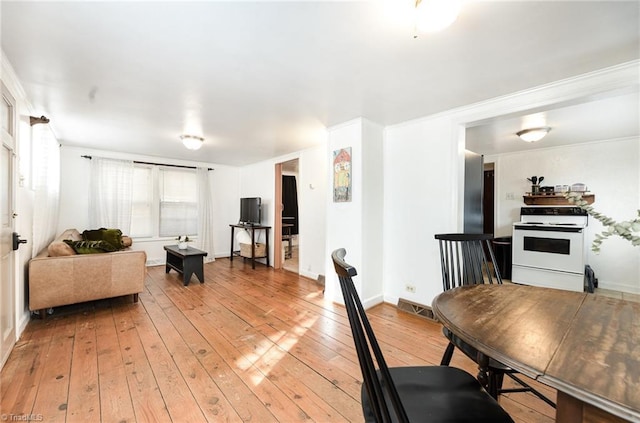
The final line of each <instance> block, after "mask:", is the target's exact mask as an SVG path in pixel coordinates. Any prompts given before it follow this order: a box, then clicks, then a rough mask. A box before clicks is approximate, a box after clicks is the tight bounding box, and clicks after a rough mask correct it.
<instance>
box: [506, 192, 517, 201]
mask: <svg viewBox="0 0 640 423" xmlns="http://www.w3.org/2000/svg"><path fill="white" fill-rule="evenodd" d="M515 199H516V195H515V194H514V193H512V192H508V193H507V200H515Z"/></svg>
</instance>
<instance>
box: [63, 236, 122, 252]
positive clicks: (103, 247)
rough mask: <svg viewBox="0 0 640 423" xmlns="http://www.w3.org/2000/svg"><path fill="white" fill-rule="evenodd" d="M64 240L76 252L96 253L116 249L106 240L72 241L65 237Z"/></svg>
mask: <svg viewBox="0 0 640 423" xmlns="http://www.w3.org/2000/svg"><path fill="white" fill-rule="evenodd" d="M64 242H66V243H67V244H68V245H69V246H70V247H71V248H73V250H74V251H75V252H76V253H78V254H96V253H110V252H112V251H117V250H116V248H114V247H113V245H111V244H109V243H108V242H106V241H102V240H100V241H72V240H70V239H65V240H64Z"/></svg>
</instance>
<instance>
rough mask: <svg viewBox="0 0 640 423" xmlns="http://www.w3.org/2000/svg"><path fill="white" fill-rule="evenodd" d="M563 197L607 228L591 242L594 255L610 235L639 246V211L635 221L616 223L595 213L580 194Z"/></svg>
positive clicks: (570, 193) (569, 194)
mask: <svg viewBox="0 0 640 423" xmlns="http://www.w3.org/2000/svg"><path fill="white" fill-rule="evenodd" d="M564 196H565V198H566V199H567V200H569V201H570V202H572V203H574V204H575V205H576V206H578V207H580V208H581V209H583V210H585V211H586V212H587V213H589V214H590V215H591V216H593V217H594V218H595V219H597V220H599V221H600V222H601V223H602V224H603V225H604V226H605V227H606V228H607V229H606V230H604V231H603V232H602V233H599V234H596V238H595V239H594V240H593V244H591V250H592V251H593V252H594V253H596V254H597V253H599V252H600V245H602V241H604V240H605V239H607V238H609V237H610V236H612V235H618V236H620V237H622V238H624V239H626V240H628V241H629V242H631V244H632V245H634V246H640V210H638V217H636V218H635V219H631V220H626V221H623V222H616V221H615V220H613V219H612V218H610V217H608V216H605V215H603V214H602V213H598V212H597V211H595V209H594V208H593V207H592V206H590V205H589V204H588V203H587V202H586V201H585V200H584V199H583V198H582V193H580V192H571V191H570V192H566V193H564Z"/></svg>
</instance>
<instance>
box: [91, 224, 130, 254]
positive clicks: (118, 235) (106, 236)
mask: <svg viewBox="0 0 640 423" xmlns="http://www.w3.org/2000/svg"><path fill="white" fill-rule="evenodd" d="M82 239H83V240H85V241H105V242H107V243H109V244H111V245H112V246H113V248H114V250H113V251H117V250H121V249H123V248H124V245H123V244H122V231H121V230H120V229H107V228H100V229H92V230H86V231H84V232H82Z"/></svg>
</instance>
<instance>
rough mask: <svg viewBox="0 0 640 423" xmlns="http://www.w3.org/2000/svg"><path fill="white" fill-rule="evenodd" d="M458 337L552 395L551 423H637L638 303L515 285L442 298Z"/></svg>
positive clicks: (444, 314)
mask: <svg viewBox="0 0 640 423" xmlns="http://www.w3.org/2000/svg"><path fill="white" fill-rule="evenodd" d="M432 309H433V313H434V316H435V317H436V318H437V319H438V321H440V322H441V323H442V325H444V326H445V327H446V328H448V329H449V330H450V331H451V332H453V333H454V334H455V335H457V336H458V337H460V338H461V339H462V340H463V341H465V342H467V343H468V344H470V345H471V346H473V347H474V348H476V349H477V350H478V351H479V352H480V353H481V354H483V355H485V356H487V357H491V358H493V359H495V360H497V361H499V362H501V363H503V364H505V365H507V366H509V367H511V368H513V369H514V370H516V371H518V372H520V373H522V374H524V375H526V376H529V377H530V378H532V379H535V380H537V381H539V382H541V383H543V384H545V385H548V386H550V387H552V388H555V389H556V390H557V400H556V422H557V423H574V422H594V423H595V422H616V423H617V422H640V302H634V301H630V300H625V299H621V298H613V297H609V296H605V295H601V294H590V293H585V292H573V291H565V290H560V289H552V288H541V287H534V286H527V285H518V284H512V283H508V284H507V283H505V284H479V285H468V286H462V287H458V288H454V289H451V290H448V291H445V292H443V293H441V294H439V295H438V296H437V297H436V298H435V299H434V300H433V303H432Z"/></svg>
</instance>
